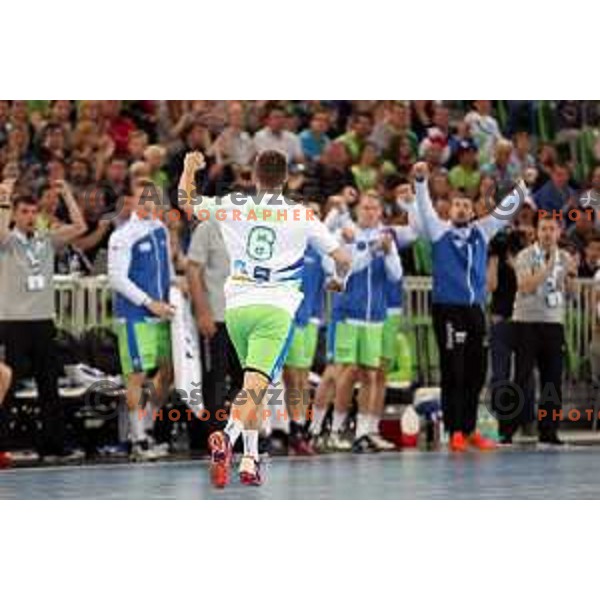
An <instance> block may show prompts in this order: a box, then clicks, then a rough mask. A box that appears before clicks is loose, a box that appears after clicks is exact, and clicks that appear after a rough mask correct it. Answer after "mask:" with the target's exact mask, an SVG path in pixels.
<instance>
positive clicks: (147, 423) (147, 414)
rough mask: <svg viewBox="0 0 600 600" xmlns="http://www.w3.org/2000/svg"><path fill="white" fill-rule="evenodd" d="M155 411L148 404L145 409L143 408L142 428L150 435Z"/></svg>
mask: <svg viewBox="0 0 600 600" xmlns="http://www.w3.org/2000/svg"><path fill="white" fill-rule="evenodd" d="M155 410H156V409H155V408H154V407H153V406H152V404H150V403H148V404H146V408H144V420H143V421H142V423H143V426H144V431H145V432H146V433H148V434H150V433H152V431H153V430H154V419H153V418H152V416H153V414H154V411H155Z"/></svg>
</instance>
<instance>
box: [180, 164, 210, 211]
mask: <svg viewBox="0 0 600 600" xmlns="http://www.w3.org/2000/svg"><path fill="white" fill-rule="evenodd" d="M205 167H206V161H205V160H204V155H203V154H202V152H188V153H187V154H186V155H185V158H184V160H183V172H182V174H181V177H180V178H179V188H178V190H177V202H178V204H179V208H181V209H182V210H186V209H193V204H192V201H193V200H194V198H195V197H196V193H197V190H196V180H195V178H196V172H197V171H202V170H203V169H204V168H205Z"/></svg>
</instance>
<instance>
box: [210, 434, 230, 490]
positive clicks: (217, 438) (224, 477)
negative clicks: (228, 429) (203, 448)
mask: <svg viewBox="0 0 600 600" xmlns="http://www.w3.org/2000/svg"><path fill="white" fill-rule="evenodd" d="M208 447H209V449H210V480H211V482H212V484H213V485H214V486H215V487H217V488H224V487H225V486H226V485H228V484H229V481H230V479H231V458H232V455H233V450H232V448H231V443H230V442H229V438H228V437H227V434H225V433H224V432H222V431H215V432H214V433H212V434H211V435H210V437H209V438H208Z"/></svg>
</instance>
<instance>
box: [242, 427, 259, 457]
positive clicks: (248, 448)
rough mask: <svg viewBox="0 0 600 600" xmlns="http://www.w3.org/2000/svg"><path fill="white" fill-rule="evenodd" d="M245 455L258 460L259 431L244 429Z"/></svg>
mask: <svg viewBox="0 0 600 600" xmlns="http://www.w3.org/2000/svg"><path fill="white" fill-rule="evenodd" d="M244 455H245V456H251V457H252V458H254V460H258V431H257V430H256V429H244Z"/></svg>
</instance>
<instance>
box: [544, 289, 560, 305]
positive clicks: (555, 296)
mask: <svg viewBox="0 0 600 600" xmlns="http://www.w3.org/2000/svg"><path fill="white" fill-rule="evenodd" d="M546 304H547V305H548V308H556V307H557V306H560V292H550V293H549V294H548V295H547V296H546Z"/></svg>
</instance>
